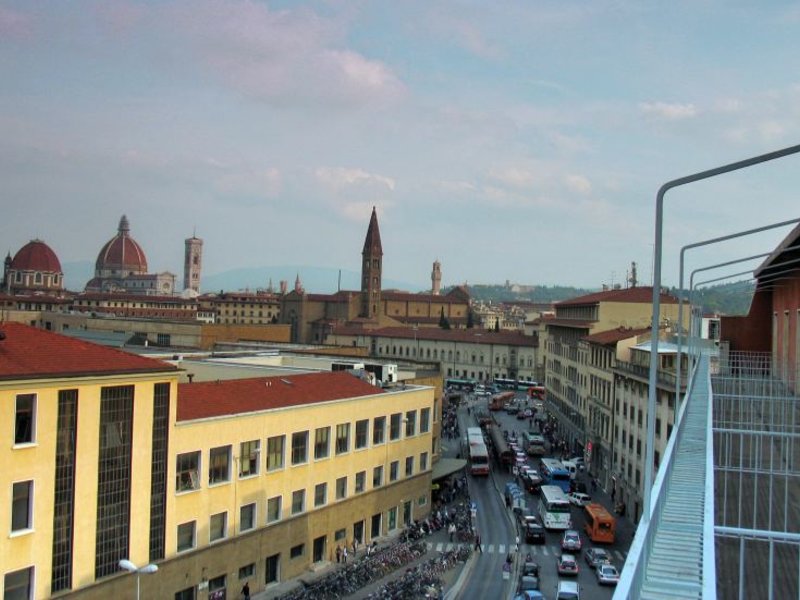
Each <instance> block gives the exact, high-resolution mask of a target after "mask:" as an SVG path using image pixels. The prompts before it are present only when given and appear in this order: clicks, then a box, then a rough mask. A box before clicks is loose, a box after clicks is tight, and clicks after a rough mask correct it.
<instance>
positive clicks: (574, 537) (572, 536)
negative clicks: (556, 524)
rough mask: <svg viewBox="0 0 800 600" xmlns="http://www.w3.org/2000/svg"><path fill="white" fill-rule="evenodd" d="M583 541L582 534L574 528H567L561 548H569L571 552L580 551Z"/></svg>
mask: <svg viewBox="0 0 800 600" xmlns="http://www.w3.org/2000/svg"><path fill="white" fill-rule="evenodd" d="M582 546H583V543H582V542H581V535H580V534H579V533H578V532H577V531H575V530H574V529H567V530H566V531H565V532H564V537H563V538H561V549H562V550H568V551H569V552H580V551H581V547H582Z"/></svg>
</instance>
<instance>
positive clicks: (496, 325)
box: [494, 319, 500, 331]
mask: <svg viewBox="0 0 800 600" xmlns="http://www.w3.org/2000/svg"><path fill="white" fill-rule="evenodd" d="M494 330H495V331H500V319H497V320H495V322H494Z"/></svg>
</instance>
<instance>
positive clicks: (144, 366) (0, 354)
mask: <svg viewBox="0 0 800 600" xmlns="http://www.w3.org/2000/svg"><path fill="white" fill-rule="evenodd" d="M0 331H2V332H3V333H4V334H5V339H2V340H0V380H8V379H42V378H47V377H81V376H91V375H100V376H101V375H114V374H124V373H130V374H133V373H158V372H168V371H177V370H178V369H177V367H175V366H173V365H170V364H167V363H165V362H162V361H160V360H154V359H152V358H145V357H143V356H138V355H136V354H130V353H128V352H123V351H121V350H115V349H113V348H107V347H105V346H99V345H97V344H90V343H88V342H83V341H81V340H77V339H74V338H69V337H66V336H63V335H59V334H57V333H52V332H49V331H45V330H43V329H36V328H35V327H30V326H28V325H22V324H21V323H11V322H6V323H0Z"/></svg>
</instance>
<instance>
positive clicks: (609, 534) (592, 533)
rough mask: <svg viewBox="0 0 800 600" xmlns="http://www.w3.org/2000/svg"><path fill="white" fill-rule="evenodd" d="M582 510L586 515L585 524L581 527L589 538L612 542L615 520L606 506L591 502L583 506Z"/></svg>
mask: <svg viewBox="0 0 800 600" xmlns="http://www.w3.org/2000/svg"><path fill="white" fill-rule="evenodd" d="M583 512H584V516H585V517H586V525H584V526H583V529H584V531H585V532H586V535H587V536H589V539H590V540H592V541H593V542H602V543H605V544H613V543H614V533H615V531H616V529H617V520H616V519H615V518H614V517H613V516H612V515H611V513H610V512H608V511H607V510H606V507H605V506H603V505H602V504H597V503H596V502H591V503H589V504H587V505H586V506H584V507H583Z"/></svg>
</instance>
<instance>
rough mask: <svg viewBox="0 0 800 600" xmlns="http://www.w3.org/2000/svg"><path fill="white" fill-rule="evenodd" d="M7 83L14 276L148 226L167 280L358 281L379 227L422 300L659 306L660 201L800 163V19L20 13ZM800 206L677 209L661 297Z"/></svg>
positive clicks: (728, 197) (753, 243) (485, 12)
mask: <svg viewBox="0 0 800 600" xmlns="http://www.w3.org/2000/svg"><path fill="white" fill-rule="evenodd" d="M0 82H2V83H0V250H1V251H2V252H3V253H5V252H11V254H12V256H13V254H14V253H15V252H16V251H17V250H18V249H19V248H21V247H22V246H23V245H24V244H25V243H27V242H28V241H29V240H31V239H34V238H39V239H42V240H44V241H45V242H46V243H47V244H48V245H49V246H50V247H51V248H52V249H53V250H54V251H55V252H56V254H57V255H58V257H59V259H60V260H61V262H62V263H69V262H78V261H92V262H93V261H94V260H95V259H96V257H97V253H98V252H99V250H100V248H101V247H102V245H103V244H104V243H105V242H106V241H107V240H108V239H110V238H111V237H113V235H114V234H115V233H116V229H117V225H118V223H119V219H120V216H121V215H122V214H126V215H127V216H128V219H129V221H130V225H131V235H132V236H133V237H134V238H135V239H136V240H137V241H138V242H139V243H140V245H141V246H142V247H143V249H144V251H145V253H146V255H147V258H148V263H149V266H150V270H151V271H152V272H156V271H165V270H168V271H172V272H174V273H177V274H179V275H180V274H181V273H182V269H183V240H184V239H185V238H187V237H190V236H191V235H192V234H193V233H195V234H196V235H197V236H198V237H200V238H203V240H204V257H203V261H204V273H205V274H214V273H220V272H223V271H226V270H228V269H235V268H243V267H260V266H269V265H312V266H317V267H330V268H335V269H345V270H352V271H358V270H359V269H360V260H361V250H362V246H363V243H364V236H365V234H366V229H367V225H368V223H369V218H370V213H371V210H372V207H373V206H375V207H376V208H377V213H378V219H379V222H380V229H381V238H382V242H383V251H384V264H383V274H384V277H387V278H391V279H393V280H401V281H408V282H412V283H413V284H417V285H419V289H425V288H427V287H430V273H431V265H432V263H433V261H434V260H439V261H440V262H441V265H442V282H443V285H454V284H461V283H470V284H480V283H486V284H488V283H502V282H505V281H506V280H509V281H511V282H516V283H522V284H533V285H575V286H579V287H586V288H590V289H595V288H599V287H600V286H601V285H603V284H613V283H623V282H624V280H625V277H626V273H627V272H628V271H629V270H630V266H631V263H632V262H636V263H637V265H638V268H637V270H638V276H639V281H640V283H642V284H649V283H650V282H651V278H652V274H653V254H654V238H655V235H654V231H655V225H654V223H655V197H656V193H657V191H658V189H659V187H660V186H661V185H662V184H663V183H665V182H667V181H670V180H672V179H675V178H679V177H683V176H685V175H689V174H692V173H697V172H700V171H704V170H706V169H710V168H713V167H717V166H719V165H724V164H728V163H731V162H735V161H738V160H742V159H745V158H748V157H751V156H756V155H760V154H763V153H766V152H770V151H773V150H777V149H780V148H784V147H789V146H794V145H796V144H800V3H798V2H781V1H771V0H765V1H763V2H742V1H738V0H728V1H724V2H723V1H721V0H720V1H718V0H691V1H684V0H675V1H673V2H669V3H664V2H653V1H649V0H637V1H626V0H591V1H586V0H582V1H573V0H553V1H549V0H548V1H542V0H526V1H519V0H516V1H506V0H493V1H492V2H479V1H460V0H454V1H451V2H436V1H432V0H419V1H418V0H403V1H396V0H394V1H380V0H375V1H355V0H354V1H348V2H339V1H319V2H311V1H307V2H300V1H297V2H294V1H288V0H285V1H273V2H270V1H255V0H253V1H250V2H233V1H229V0H174V1H173V0H164V1H157V2H156V1H153V2H135V1H114V0H102V1H100V0H98V1H81V0H75V1H71V2H29V1H27V0H26V1H20V2H13V1H5V0H0ZM799 187H800V154H798V155H794V156H791V157H787V158H782V159H779V160H776V161H772V162H770V163H766V164H762V165H759V166H756V167H752V168H749V169H745V170H742V171H738V172H736V173H731V174H727V175H723V176H720V177H715V178H713V179H709V180H706V181H703V182H700V183H693V184H690V185H687V186H685V187H681V188H677V189H675V190H672V191H670V192H669V193H668V194H667V197H666V201H665V211H664V250H663V256H664V259H663V263H662V272H663V279H662V281H663V282H664V284H667V285H675V284H676V283H677V279H678V259H679V253H680V249H681V247H682V246H685V245H687V244H693V243H696V242H699V241H702V240H707V239H712V238H716V237H719V236H724V235H728V234H732V233H736V232H741V231H746V230H749V229H751V228H755V227H760V226H765V225H768V224H771V223H776V222H782V221H786V220H790V219H794V218H799V217H800V210H798V207H800V203H799V202H798V200H797V196H798V193H797V190H798V188H799ZM788 231H789V228H788V227H783V228H777V229H774V230H770V231H768V232H765V233H761V234H758V235H749V236H746V237H742V238H738V239H736V240H733V241H731V242H725V243H719V244H713V245H711V246H708V247H704V248H702V249H696V250H692V251H689V252H688V253H687V273H688V272H689V271H690V270H691V269H694V268H700V267H703V266H708V265H712V264H717V263H720V262H723V261H730V260H734V259H738V258H741V257H746V256H754V255H758V254H761V253H765V252H769V251H771V250H772V249H773V248H774V247H775V246H776V245H777V244H778V243H779V242H780V240H781V239H782V238H783V237H784V236H785V235H786V233H787V232H788ZM757 263H758V260H756V261H755V262H748V263H743V265H742V266H738V267H734V268H733V270H732V271H725V270H724V269H723V270H718V271H715V274H716V276H724V275H726V274H727V273H729V272H739V271H742V270H746V269H747V268H749V267H750V266H755V265H756V264H757ZM300 276H301V277H302V271H301V272H300ZM709 277H710V276H709ZM258 284H264V282H252V283H249V285H253V286H255V285H258ZM309 291H312V292H313V291H314V290H309Z"/></svg>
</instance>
